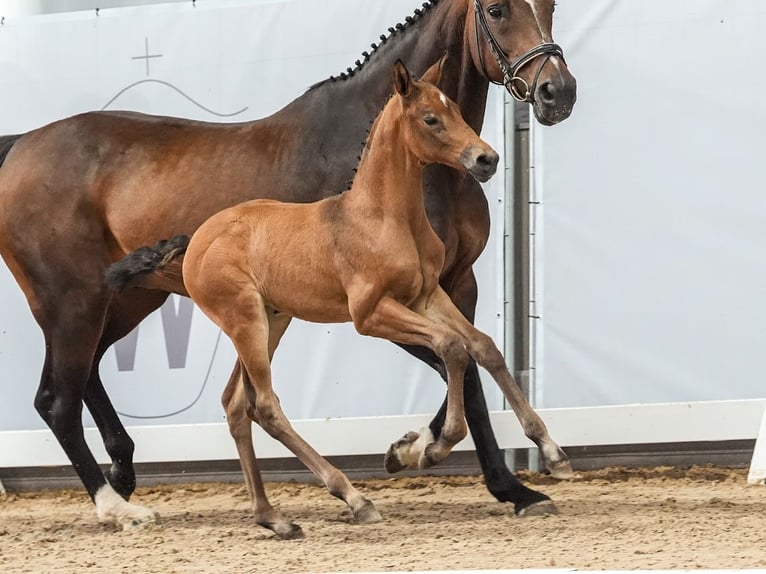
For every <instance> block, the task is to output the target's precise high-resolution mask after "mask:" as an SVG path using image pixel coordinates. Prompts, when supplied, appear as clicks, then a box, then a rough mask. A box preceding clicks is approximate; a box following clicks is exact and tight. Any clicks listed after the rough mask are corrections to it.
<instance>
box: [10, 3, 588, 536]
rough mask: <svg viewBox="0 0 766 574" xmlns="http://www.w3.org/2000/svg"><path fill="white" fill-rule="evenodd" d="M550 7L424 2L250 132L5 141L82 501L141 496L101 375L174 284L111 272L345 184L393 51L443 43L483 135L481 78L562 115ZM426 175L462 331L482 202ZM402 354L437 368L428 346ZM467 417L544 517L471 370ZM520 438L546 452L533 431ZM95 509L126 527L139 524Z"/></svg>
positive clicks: (434, 428)
mask: <svg viewBox="0 0 766 574" xmlns="http://www.w3.org/2000/svg"><path fill="white" fill-rule="evenodd" d="M553 4H554V2H553V0H439V1H438V2H437V1H434V0H432V1H431V2H427V3H425V4H424V5H423V9H422V10H417V11H416V12H415V15H414V16H412V17H409V18H407V19H406V22H405V23H403V24H399V25H397V26H396V28H392V29H391V30H390V34H389V35H388V36H386V37H381V41H380V44H379V45H374V47H373V49H372V52H371V53H370V54H366V53H365V55H364V58H363V61H361V62H359V63H357V65H356V67H355V68H354V69H353V70H350V71H349V72H348V73H344V74H341V76H340V77H333V78H330V79H329V80H326V81H324V82H321V83H320V84H317V85H316V86H314V87H312V88H311V89H309V90H308V91H307V92H306V93H305V94H303V95H302V96H301V97H299V98H297V99H296V100H294V101H293V102H291V103H290V104H288V105H287V106H286V107H285V108H283V109H282V110H280V111H278V112H276V113H275V114H273V115H272V116H269V117H267V118H264V119H261V120H257V121H253V122H248V123H241V124H216V123H205V122H198V121H191V120H185V119H178V118H166V117H156V116H147V115H142V114H137V113H125V112H97V113H88V114H82V115H79V116H75V117H72V118H68V119H65V120H61V121H58V122H54V123H52V124H50V125H47V126H45V127H43V128H40V129H37V130H34V131H31V132H29V133H26V134H23V135H19V136H11V137H5V138H3V139H2V140H0V160H2V161H4V163H3V164H2V167H1V168H0V254H2V256H3V258H4V260H5V262H6V264H7V265H8V267H9V269H10V270H11V272H12V274H13V275H14V277H15V279H16V281H17V282H18V283H19V285H20V287H21V289H22V290H23V292H24V294H25V296H26V297H27V300H28V302H29V306H30V308H31V310H32V313H33V315H34V317H35V320H36V321H37V322H38V324H39V325H40V327H41V329H42V331H43V334H44V338H45V345H46V354H45V361H44V364H43V372H42V376H41V380H40V385H39V388H38V391H37V395H36V397H35V408H36V409H37V411H38V412H39V413H40V415H41V416H42V418H43V419H44V420H45V421H46V423H47V424H48V426H49V427H50V428H51V430H52V431H53V433H54V434H55V436H56V438H57V440H58V441H59V443H60V444H61V446H62V448H63V449H64V451H65V452H66V454H67V456H68V458H69V460H70V461H71V462H72V465H73V466H74V468H75V470H76V472H77V473H78V475H79V477H80V479H81V480H82V482H83V484H84V485H85V487H86V489H87V491H88V493H89V494H90V496H91V498H95V496H96V494H97V493H98V492H99V491H100V490H102V489H103V488H107V487H108V488H113V489H114V490H115V491H116V492H117V493H118V494H120V495H122V496H123V497H124V498H128V497H129V496H130V495H131V494H132V492H133V490H134V488H135V472H134V468H133V462H132V459H133V451H134V444H133V441H132V440H131V439H130V437H129V436H128V435H127V433H126V431H125V428H124V427H123V425H122V423H121V421H120V420H119V418H118V416H117V414H116V412H115V410H114V407H113V406H112V404H111V402H110V400H109V398H108V396H107V395H106V392H105V390H104V387H103V384H102V382H101V380H100V377H99V370H98V366H99V363H100V361H101V358H102V357H103V354H104V352H105V351H106V350H107V349H108V348H109V347H110V346H111V345H112V344H113V343H114V342H115V341H117V340H119V339H120V338H122V337H124V336H125V335H126V334H128V333H129V332H130V331H131V330H132V329H133V328H135V326H136V325H138V323H139V322H140V321H141V320H142V319H143V318H144V317H146V315H148V314H149V313H150V312H152V311H154V310H155V309H157V308H158V307H159V306H160V305H161V304H162V303H163V302H164V301H165V299H166V298H167V296H168V292H169V291H177V292H180V291H181V288H182V286H181V285H178V286H167V287H166V288H165V290H151V289H130V290H126V291H125V292H123V293H120V294H117V295H115V294H113V293H112V291H111V290H109V289H108V288H107V287H106V285H105V284H104V281H103V277H104V272H105V270H106V268H107V267H108V266H109V265H110V264H111V263H112V262H114V261H117V260H118V259H120V258H121V257H123V256H124V255H125V254H127V253H129V252H131V251H133V250H135V249H137V248H138V247H140V246H142V245H148V244H151V243H153V242H155V241H156V240H158V239H161V238H163V237H171V236H174V235H177V234H188V235H191V234H192V233H193V232H194V230H195V229H196V228H197V227H198V226H199V225H200V224H201V223H202V222H203V221H205V220H206V219H207V218H208V217H209V216H210V215H212V214H213V213H215V212H217V211H220V210H221V209H224V208H226V207H228V206H231V205H235V204H238V203H241V202H243V201H246V200H249V199H254V198H259V197H270V198H275V199H279V200H282V201H292V202H298V203H306V202H312V201H316V200H319V199H321V198H322V197H324V196H329V195H332V194H336V193H338V192H340V191H342V190H344V189H346V186H347V183H348V182H349V181H350V180H352V179H353V174H354V168H355V167H356V165H357V162H358V157H359V153H360V149H361V142H363V141H365V139H366V131H367V129H368V128H369V126H370V124H371V122H372V120H373V119H374V118H375V116H376V115H377V113H378V111H379V110H380V109H381V108H382V106H383V104H384V103H385V101H386V99H387V98H388V97H389V95H390V93H391V83H390V71H391V67H392V66H393V63H394V62H395V61H396V60H397V59H402V60H404V61H406V62H407V65H408V67H409V68H410V70H411V71H412V72H413V74H415V75H416V76H419V75H420V74H422V73H423V71H424V70H425V69H426V68H427V67H428V66H429V65H430V64H431V63H433V62H434V61H436V60H437V59H438V58H439V57H440V56H441V55H442V54H443V53H444V52H447V51H448V52H449V53H450V55H451V63H452V65H448V66H447V69H446V70H445V75H444V77H443V79H442V83H441V87H442V89H443V91H444V92H445V93H446V94H447V96H449V97H450V98H451V99H452V100H454V101H455V102H457V104H458V105H459V107H460V110H461V113H462V115H463V117H464V118H465V120H466V122H467V123H468V125H470V126H471V127H472V128H473V129H474V130H475V131H477V132H479V131H480V129H481V125H482V121H483V117H484V109H485V104H486V98H487V91H488V86H489V83H490V82H491V81H492V82H501V83H504V84H505V85H506V87H507V88H508V89H509V90H510V91H511V92H512V93H513V94H514V96H515V97H517V98H519V99H522V100H524V101H527V102H529V103H530V105H531V106H532V109H533V111H534V114H535V117H536V118H537V120H538V121H539V122H541V123H543V124H546V125H553V124H555V123H558V122H560V121H562V120H564V119H566V118H567V117H568V116H569V114H570V113H571V110H572V107H573V105H574V102H575V96H576V87H575V86H576V85H575V80H574V78H573V77H572V75H571V74H570V73H569V71H568V69H567V66H566V63H565V62H564V59H563V55H562V53H561V49H560V48H559V47H558V46H557V45H555V44H553V43H552V35H551V28H552V13H553ZM285 33H288V31H285ZM2 156H4V159H3V157H2ZM423 183H424V196H425V205H426V210H427V214H428V217H429V221H430V222H431V225H432V226H433V228H434V230H435V231H436V233H437V234H438V236H439V238H440V239H441V241H442V242H443V244H444V247H445V260H444V267H443V269H442V274H441V279H440V285H441V286H442V288H443V289H444V291H445V292H446V293H447V294H448V295H449V297H450V298H451V299H452V301H453V302H454V303H455V305H456V306H457V307H458V308H459V309H460V310H461V312H462V313H463V314H464V315H465V316H466V317H467V318H468V319H469V320H470V321H473V318H474V311H475V306H476V298H477V287H476V280H475V277H474V274H473V271H472V265H473V263H474V262H475V261H476V259H477V257H478V256H479V254H480V253H481V251H482V249H483V248H484V245H485V243H486V241H487V237H488V234H489V212H488V207H487V200H486V198H485V196H484V194H483V191H482V189H481V187H480V185H479V184H477V183H476V182H475V181H474V180H473V179H471V178H470V177H467V176H465V175H463V174H460V173H458V172H456V171H455V170H453V169H451V168H448V167H444V166H432V167H429V168H428V169H427V170H426V172H425V174H424V180H423ZM322 190H324V191H322ZM406 348H407V350H408V351H410V352H411V353H412V354H414V355H415V356H417V357H418V358H420V359H421V360H423V361H425V362H427V363H428V364H429V365H431V366H433V367H434V368H435V369H437V370H438V371H439V372H440V373H441V374H442V376H444V369H443V366H442V363H441V361H440V360H439V359H438V358H437V357H436V356H435V355H434V354H433V353H432V352H430V351H428V350H426V349H424V348H422V347H412V346H410V347H406ZM232 376H237V373H236V372H235V373H234V374H233V375H232ZM83 403H84V404H85V405H86V406H87V407H88V410H89V411H90V413H91V414H92V416H93V419H94V420H95V422H96V425H97V426H98V428H99V431H100V433H101V435H102V438H103V440H104V444H105V447H106V451H107V453H108V454H109V456H110V458H111V461H112V464H111V467H110V468H109V469H108V470H107V472H106V473H103V472H102V471H101V469H100V468H99V466H98V464H97V463H96V460H95V458H94V456H93V454H92V453H91V451H90V449H89V448H88V446H87V444H86V443H85V440H84V435H83V428H82V418H81V413H82V407H83ZM465 414H466V420H467V422H468V426H469V430H470V431H471V434H472V436H473V439H474V442H475V444H476V449H477V454H478V457H479V460H480V463H481V466H482V470H483V472H484V476H485V479H486V483H487V487H488V489H489V490H490V492H492V494H493V495H494V496H495V497H496V498H498V500H501V501H510V502H513V503H514V505H515V510H516V512H517V513H523V512H525V511H527V510H529V509H532V508H540V507H541V506H540V505H539V504H537V503H541V502H543V501H547V500H548V497H547V496H545V495H544V494H542V493H539V492H536V491H534V490H531V489H528V488H526V487H524V486H523V485H522V484H520V483H519V481H518V480H517V479H516V478H515V477H514V476H513V475H512V473H511V472H510V471H509V470H508V468H507V467H506V466H505V463H504V461H503V455H502V452H501V451H500V450H499V449H498V447H497V443H496V440H495V438H494V435H493V433H492V429H491V427H490V424H489V416H488V413H487V407H486V403H485V400H484V396H483V392H482V389H481V384H480V381H479V375H478V370H477V367H476V364H475V363H474V362H473V361H469V363H468V366H467V368H466V375H465ZM517 414H518V413H517ZM445 415H446V403H445V404H443V405H442V407H441V409H440V410H439V412H438V413H437V415H436V417H435V418H434V420H433V421H432V423H431V424H430V427H429V429H427V432H428V433H431V434H432V435H433V436H434V437H438V436H439V435H440V433H441V429H442V425H443V424H444V419H445ZM524 430H525V433H526V434H527V436H529V437H530V438H531V439H532V440H533V441H535V442H537V443H538V444H540V433H539V431H540V429H538V428H534V427H531V428H525V429H524ZM420 434H423V433H411V434H408V435H406V437H405V439H403V440H401V441H398V443H397V444H396V446H395V447H394V448H393V451H392V452H390V453H389V455H390V456H389V457H388V464H387V466H388V467H389V469H390V470H396V469H397V468H401V466H404V465H411V463H412V460H413V459H415V460H417V456H418V452H417V451H418V448H419V446H420V445H422V441H420V442H419V436H420ZM399 453H401V455H400V454H399ZM545 454H547V455H550V453H549V452H545ZM549 458H550V457H549ZM549 462H550V461H549ZM553 462H554V463H555V464H553V465H551V464H549V467H550V468H551V471H552V472H553V473H554V474H555V475H560V476H566V475H568V473H570V472H571V469H570V467H569V464H568V461H567V460H566V459H565V458H562V459H560V460H556V459H554V460H553ZM97 510H98V511H99V514H100V515H102V516H103V517H106V519H108V520H111V521H113V522H115V523H118V524H121V525H123V526H125V525H130V524H132V523H133V521H134V517H132V516H112V515H111V514H110V513H109V512H108V509H107V510H104V509H97ZM141 520H143V518H141ZM141 520H139V522H140V521H141Z"/></svg>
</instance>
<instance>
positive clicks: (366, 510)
mask: <svg viewBox="0 0 766 574" xmlns="http://www.w3.org/2000/svg"><path fill="white" fill-rule="evenodd" d="M354 519H355V520H356V521H357V522H358V523H359V524H372V523H373V522H380V521H381V520H383V517H382V516H381V515H380V512H378V511H377V509H376V508H375V505H374V504H373V503H372V502H370V501H369V500H367V501H366V502H365V503H364V505H363V506H362V507H361V508H360V509H358V510H357V511H355V512H354Z"/></svg>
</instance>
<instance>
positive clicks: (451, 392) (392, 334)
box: [350, 297, 468, 468]
mask: <svg viewBox="0 0 766 574" xmlns="http://www.w3.org/2000/svg"><path fill="white" fill-rule="evenodd" d="M427 303H430V302H428V301H426V300H425V299H424V300H422V301H420V302H417V303H416V304H415V305H413V308H412V309H410V308H408V307H406V306H404V305H402V304H401V303H399V302H397V301H395V300H394V299H391V298H387V297H384V298H383V299H380V300H379V301H375V302H373V303H372V304H369V303H367V302H366V301H357V302H352V305H351V306H350V307H351V315H352V317H353V320H354V325H355V327H356V329H357V331H359V333H361V334H363V335H370V336H373V337H378V338H381V339H388V340H389V341H393V342H395V343H400V344H403V345H418V346H421V347H426V348H428V349H431V350H432V351H433V352H434V353H435V354H436V355H437V356H438V357H439V358H440V360H441V361H442V363H443V364H444V365H445V370H446V376H447V401H446V403H447V406H446V413H445V419H444V424H443V426H442V429H441V433H440V434H439V436H438V437H436V438H434V436H433V435H432V434H431V433H430V432H421V433H420V435H418V436H413V437H407V440H410V441H411V442H412V443H416V446H417V450H415V449H414V448H413V449H412V451H413V452H417V466H418V467H419V468H428V467H430V466H433V465H435V464H438V463H439V462H441V461H442V460H444V459H445V458H446V457H447V455H449V453H450V452H451V451H452V448H453V447H454V446H455V445H456V444H457V443H458V442H460V441H461V440H462V439H463V438H465V436H466V434H467V433H468V428H467V425H466V422H465V416H464V404H463V375H464V373H465V368H466V364H467V362H468V355H467V353H466V351H465V349H464V347H463V343H462V340H461V338H460V336H459V335H458V334H457V333H456V332H454V331H453V330H452V329H450V328H448V327H445V326H444V325H443V324H440V323H439V322H434V321H433V320H431V319H430V318H428V317H427V316H425V315H426V314H427V311H426V309H427ZM413 434H416V433H413ZM413 462H414V461H413Z"/></svg>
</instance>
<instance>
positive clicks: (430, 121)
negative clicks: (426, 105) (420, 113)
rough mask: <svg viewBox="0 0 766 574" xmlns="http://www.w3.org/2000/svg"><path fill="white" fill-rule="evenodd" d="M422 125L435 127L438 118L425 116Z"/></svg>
mask: <svg viewBox="0 0 766 574" xmlns="http://www.w3.org/2000/svg"><path fill="white" fill-rule="evenodd" d="M423 123H424V124H426V125H427V126H435V125H436V124H438V123H439V118H437V117H436V116H426V117H424V118H423Z"/></svg>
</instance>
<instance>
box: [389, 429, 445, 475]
mask: <svg viewBox="0 0 766 574" xmlns="http://www.w3.org/2000/svg"><path fill="white" fill-rule="evenodd" d="M429 435H430V431H429V432H428V433H427V434H426V433H423V432H422V431H421V432H420V433H416V432H414V431H410V432H408V433H407V434H406V435H404V436H403V437H402V438H400V439H399V440H397V441H396V442H394V443H392V444H391V446H390V447H388V451H386V456H385V458H384V459H383V466H384V467H385V469H386V472H388V473H389V474H394V473H396V472H399V471H400V470H404V469H405V468H418V459H419V458H420V453H421V450H422V448H423V442H424V441H423V439H425V438H427V437H428V436H429ZM430 440H433V439H430Z"/></svg>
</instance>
